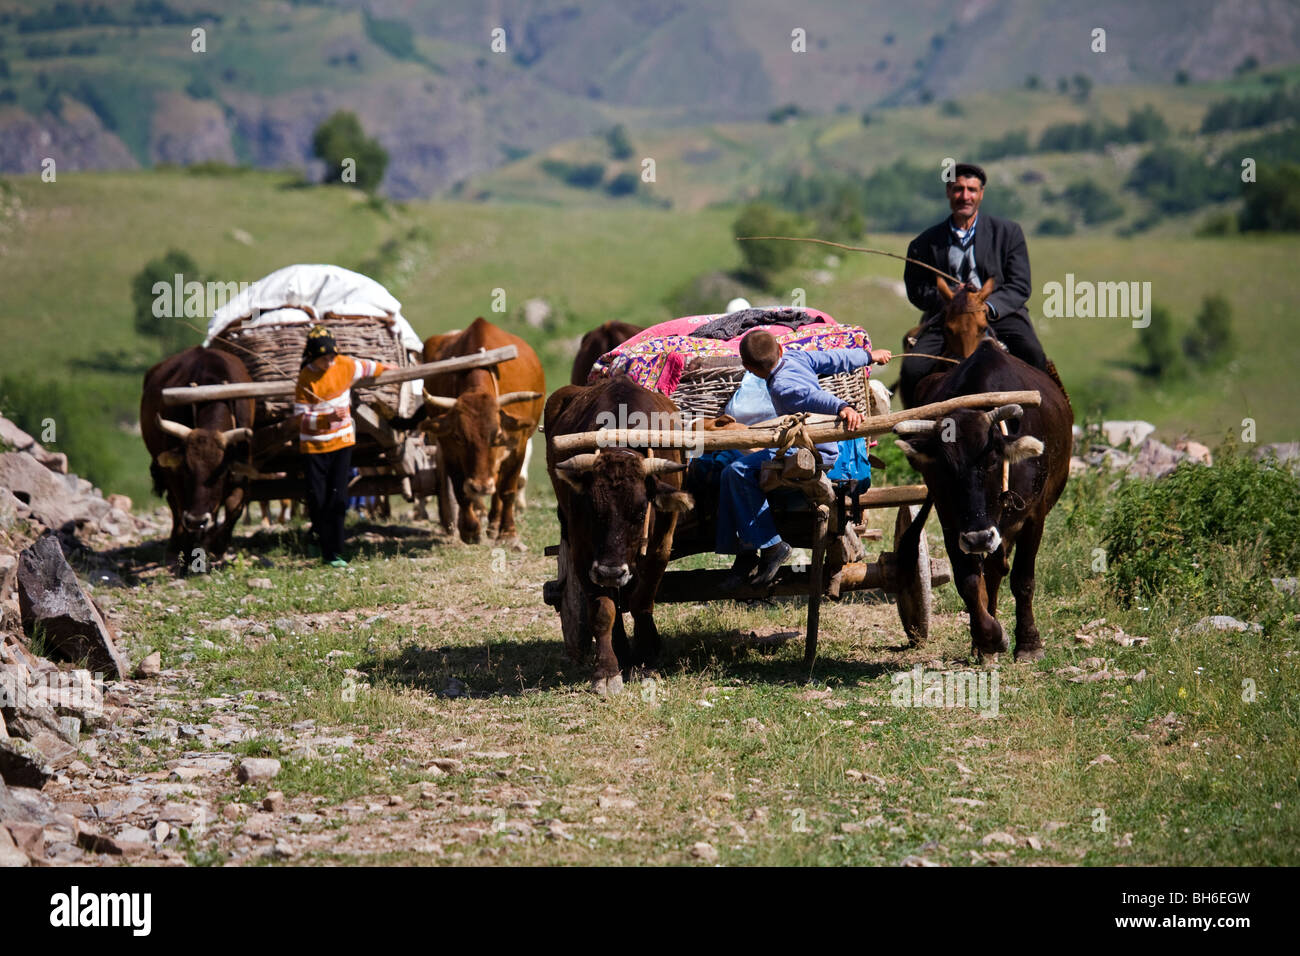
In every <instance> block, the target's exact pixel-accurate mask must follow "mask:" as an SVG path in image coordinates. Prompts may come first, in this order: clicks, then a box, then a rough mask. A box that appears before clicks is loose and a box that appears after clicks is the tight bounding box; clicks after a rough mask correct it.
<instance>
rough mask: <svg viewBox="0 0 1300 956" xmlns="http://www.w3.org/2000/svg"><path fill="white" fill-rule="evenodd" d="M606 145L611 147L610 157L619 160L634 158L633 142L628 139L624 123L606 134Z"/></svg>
mask: <svg viewBox="0 0 1300 956" xmlns="http://www.w3.org/2000/svg"><path fill="white" fill-rule="evenodd" d="M605 143H606V144H607V145H608V146H609V155H610V156H612V157H613V158H614V159H617V160H624V159H629V158H631V156H632V141H631V140H630V139H628V136H627V127H626V126H624V125H623V124H622V123H619V124H618V125H617V126H614V127H612V128H611V129H610V130H609V132H607V133H606V134H605Z"/></svg>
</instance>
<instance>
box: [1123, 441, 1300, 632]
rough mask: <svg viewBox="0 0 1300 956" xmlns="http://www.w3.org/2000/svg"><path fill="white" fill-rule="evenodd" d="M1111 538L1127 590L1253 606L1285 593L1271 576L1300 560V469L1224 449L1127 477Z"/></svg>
mask: <svg viewBox="0 0 1300 956" xmlns="http://www.w3.org/2000/svg"><path fill="white" fill-rule="evenodd" d="M1104 541H1105V544H1106V559H1107V576H1108V579H1109V580H1110V582H1111V583H1112V584H1113V586H1114V588H1115V590H1116V593H1117V594H1118V596H1119V597H1120V598H1121V600H1125V601H1135V600H1141V601H1151V600H1153V599H1157V598H1161V599H1163V600H1164V601H1166V602H1168V603H1169V604H1171V605H1177V604H1180V603H1181V604H1191V605H1193V606H1194V607H1196V608H1198V613H1204V614H1214V613H1224V614H1237V615H1251V614H1255V613H1258V611H1259V610H1260V608H1261V607H1262V606H1264V605H1268V604H1272V603H1275V602H1276V600H1277V596H1276V595H1275V593H1274V592H1273V589H1272V585H1271V583H1270V580H1269V579H1270V578H1271V577H1279V576H1285V575H1291V574H1294V573H1295V571H1296V569H1297V566H1300V478H1297V476H1296V475H1295V474H1293V473H1292V472H1291V471H1290V470H1288V469H1287V468H1286V467H1285V466H1281V465H1278V464H1277V463H1276V462H1273V461H1264V462H1259V461H1253V460H1251V459H1248V458H1245V457H1243V456H1241V455H1239V454H1238V453H1237V452H1236V450H1235V449H1233V448H1231V447H1229V448H1226V449H1220V451H1219V454H1218V459H1217V461H1216V464H1215V465H1214V466H1213V467H1204V466H1201V465H1193V464H1184V465H1181V466H1179V468H1178V469H1177V470H1176V471H1174V472H1173V473H1172V474H1170V475H1168V476H1166V477H1165V478H1162V479H1160V480H1158V481H1131V482H1126V483H1124V484H1123V485H1121V486H1120V488H1119V490H1118V492H1117V493H1116V495H1115V506H1114V508H1113V510H1112V511H1111V513H1110V514H1109V516H1108V517H1107V519H1106V522H1105V525H1104Z"/></svg>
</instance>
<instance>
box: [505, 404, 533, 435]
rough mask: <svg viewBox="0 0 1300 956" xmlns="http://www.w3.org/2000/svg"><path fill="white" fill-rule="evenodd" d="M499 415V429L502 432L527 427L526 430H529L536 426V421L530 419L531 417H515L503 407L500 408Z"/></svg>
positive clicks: (515, 430)
mask: <svg viewBox="0 0 1300 956" xmlns="http://www.w3.org/2000/svg"><path fill="white" fill-rule="evenodd" d="M500 415H501V430H502V431H503V432H517V431H520V430H522V429H527V430H528V431H530V432H531V431H532V430H533V429H535V428H536V427H537V423H536V422H535V421H532V420H531V419H527V418H516V417H515V416H514V415H511V414H510V413H509V412H507V411H505V410H504V409H502V411H501V412H500Z"/></svg>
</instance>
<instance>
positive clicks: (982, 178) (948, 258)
mask: <svg viewBox="0 0 1300 956" xmlns="http://www.w3.org/2000/svg"><path fill="white" fill-rule="evenodd" d="M954 172H955V176H954V179H953V182H950V183H948V186H947V192H948V206H949V208H951V209H952V215H951V216H950V217H949V218H947V219H945V220H944V221H943V222H941V223H939V224H938V225H935V226H931V227H930V228H929V229H927V230H925V232H923V233H921V234H920V235H919V236H917V237H916V238H915V239H913V240H912V243H911V245H909V246H908V247H907V257H908V258H909V259H917V260H919V261H921V262H926V263H929V264H930V265H932V266H934V267H935V268H936V269H942V270H943V271H944V272H946V273H948V274H949V275H953V276H957V277H958V278H960V279H961V280H962V282H964V283H965V284H966V285H968V286H969V287H970V288H972V289H976V290H978V289H979V288H980V286H982V285H983V284H984V282H985V280H987V279H989V278H992V279H993V280H994V282H995V283H996V285H995V288H994V290H993V293H992V294H991V295H990V296H989V297H988V299H987V300H986V304H987V305H988V307H989V320H990V323H989V324H990V325H991V327H992V329H993V333H994V334H995V335H996V336H997V337H998V339H999V340H1000V341H1001V342H1002V343H1003V344H1004V345H1006V347H1007V349H1008V350H1009V351H1010V352H1011V354H1012V355H1014V356H1016V357H1017V358H1020V359H1023V360H1024V361H1026V362H1028V363H1029V364H1030V365H1033V366H1035V367H1036V368H1040V369H1042V370H1043V371H1047V357H1046V356H1045V355H1044V354H1043V347H1042V346H1041V345H1039V344H1038V336H1037V335H1035V334H1034V328H1033V326H1032V325H1030V324H1029V312H1028V310H1027V309H1026V308H1025V301H1026V300H1027V299H1028V298H1029V293H1030V284H1029V251H1028V249H1027V248H1026V247H1025V234H1024V232H1023V231H1022V230H1021V228H1020V225H1019V224H1018V223H1015V222H1012V221H1011V220H1010V219H995V218H994V217H993V216H990V215H988V214H987V213H986V214H984V215H981V214H980V202H981V201H982V200H983V199H984V184H985V183H986V182H987V181H988V177H987V176H986V175H985V174H984V170H983V169H981V168H980V167H979V166H976V165H974V164H973V163H958V164H957V166H956V168H955V170H954ZM936 278H937V277H936V275H935V274H934V273H933V272H931V271H930V270H929V269H924V268H922V267H921V266H918V265H916V264H915V263H911V262H909V263H908V264H907V266H906V267H905V268H904V269H903V282H904V284H905V285H906V286H907V298H908V299H909V300H910V301H911V303H912V305H914V306H916V307H917V308H918V309H920V310H921V312H922V315H923V317H922V320H921V322H922V329H921V332H920V334H919V335H918V336H917V340H916V344H915V345H914V346H912V348H911V351H915V352H924V353H927V354H929V355H940V354H942V352H943V329H942V328H941V327H940V325H939V324H938V323H937V322H931V320H932V319H934V318H936V317H937V316H938V314H939V313H940V312H941V311H942V310H943V300H942V299H941V298H940V297H939V290H938V288H937V287H936V285H935V279H936ZM954 291H955V290H954ZM906 345H907V343H904V347H905V348H906ZM951 367H952V366H950V365H948V364H947V363H940V362H936V361H934V360H932V359H923V358H908V359H903V361H902V369H901V372H900V375H899V382H900V387H901V388H902V391H903V398H904V401H906V400H907V399H908V397H910V396H911V395H912V393H913V390H914V388H915V386H916V383H917V382H919V381H920V380H921V379H922V378H924V377H925V376H926V375H929V374H930V373H931V372H938V371H942V370H944V369H947V368H951Z"/></svg>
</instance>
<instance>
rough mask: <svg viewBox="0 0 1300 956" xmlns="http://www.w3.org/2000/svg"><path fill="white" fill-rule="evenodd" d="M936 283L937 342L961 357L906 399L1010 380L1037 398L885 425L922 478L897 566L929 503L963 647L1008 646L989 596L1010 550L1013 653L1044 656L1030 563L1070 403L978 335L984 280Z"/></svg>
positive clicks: (1056, 475) (1053, 497)
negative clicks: (962, 621)
mask: <svg viewBox="0 0 1300 956" xmlns="http://www.w3.org/2000/svg"><path fill="white" fill-rule="evenodd" d="M939 290H940V294H941V295H943V297H944V299H945V300H946V301H947V303H948V304H947V307H946V308H945V311H944V319H943V321H944V323H945V326H944V332H945V339H946V342H945V347H946V351H948V352H950V353H953V354H956V355H961V356H964V361H962V363H961V364H960V365H957V366H955V367H953V368H951V369H950V370H948V371H944V372H938V373H935V374H933V375H928V376H926V377H925V378H923V379H922V380H921V381H920V382H919V383H917V387H916V396H915V402H916V404H925V403H928V402H940V401H944V400H946V399H949V398H953V397H955V396H958V395H973V394H978V393H980V392H1000V391H1019V390H1037V391H1038V392H1039V393H1040V394H1041V395H1042V398H1043V401H1042V404H1041V405H1039V406H1038V407H1037V408H1034V407H1030V408H1023V409H1022V408H1021V407H1020V406H1019V405H1004V406H1002V407H1001V408H998V409H995V410H994V411H992V412H984V411H979V410H974V409H963V410H959V411H956V412H953V413H952V414H951V415H949V416H948V417H947V418H945V419H943V420H942V421H938V422H934V421H911V422H902V423H901V424H899V425H898V426H897V427H896V428H895V431H896V432H897V433H898V434H900V435H904V436H906V438H907V440H905V441H904V440H900V441H899V442H898V447H899V448H900V449H902V451H903V452H904V454H906V455H907V458H908V460H909V461H910V462H911V463H912V465H913V466H914V467H916V469H917V470H918V471H920V472H921V474H922V476H923V477H924V478H925V484H926V487H927V488H928V489H929V497H928V498H927V499H926V503H925V506H924V507H923V508H922V509H921V513H920V515H919V516H918V519H917V520H916V521H915V522H913V524H912V526H911V527H912V529H915V531H914V532H913V533H912V534H911V535H910V536H905V540H904V542H901V543H900V545H899V548H898V550H899V552H900V557H899V562H900V566H907V565H906V564H905V562H906V561H907V560H909V559H908V557H907V555H908V554H912V553H914V549H915V547H916V545H917V543H918V537H919V534H920V529H921V528H922V526H923V525H924V522H925V516H926V515H927V514H928V513H929V509H930V506H931V503H933V505H934V508H935V511H936V512H938V515H939V522H940V524H941V525H942V526H943V535H944V541H945V543H946V544H947V549H948V557H949V559H950V560H951V561H952V567H953V580H954V581H955V582H956V584H957V590H958V591H959V592H960V593H961V596H962V598H963V599H964V600H965V602H966V609H967V610H968V611H969V612H970V633H971V650H972V653H974V654H975V655H976V656H977V657H978V656H983V655H985V654H997V653H1000V652H1002V651H1005V650H1007V647H1008V645H1007V638H1006V635H1005V634H1004V633H1003V629H1002V625H1001V624H1000V623H999V622H998V621H997V619H996V613H997V600H998V589H999V587H1000V586H1001V584H1002V578H1003V577H1004V576H1005V575H1006V574H1007V571H1008V568H1009V559H1010V557H1011V553H1012V551H1013V550H1016V554H1015V566H1014V567H1011V568H1010V571H1011V593H1012V594H1013V595H1014V596H1015V599H1016V650H1015V656H1016V660H1024V659H1030V660H1037V659H1038V658H1040V657H1042V656H1043V641H1042V638H1041V637H1040V636H1039V633H1038V628H1037V627H1036V626H1035V625H1034V606H1033V603H1034V563H1035V561H1036V559H1037V557H1038V548H1039V544H1040V543H1041V542H1042V537H1043V527H1044V525H1045V524H1046V521H1047V513H1048V512H1049V511H1051V509H1052V506H1053V505H1054V504H1056V501H1057V499H1058V498H1059V497H1060V496H1061V491H1062V490H1063V489H1064V488H1065V482H1066V479H1067V478H1068V477H1069V474H1070V452H1071V445H1072V436H1071V427H1070V426H1071V425H1072V424H1073V423H1074V412H1073V410H1072V409H1071V408H1070V402H1069V399H1068V398H1067V397H1066V394H1065V391H1064V390H1063V389H1062V388H1060V386H1059V385H1058V384H1057V383H1056V382H1055V381H1054V380H1053V379H1052V378H1051V377H1049V376H1048V375H1047V374H1045V373H1044V372H1041V371H1039V370H1038V369H1036V368H1034V367H1033V366H1031V365H1029V364H1028V363H1026V362H1022V361H1021V360H1020V359H1018V358H1016V357H1014V356H1012V355H1010V354H1009V353H1008V352H1006V351H1005V350H1003V349H1001V348H999V347H998V345H997V343H996V342H994V341H993V340H992V339H989V338H987V337H985V335H984V331H983V330H984V328H985V327H987V317H986V316H984V315H983V314H982V313H983V310H984V299H985V297H987V295H988V294H989V292H991V291H992V280H990V281H989V282H988V283H986V284H985V286H984V288H983V289H981V290H980V291H979V292H971V291H969V290H965V289H963V290H960V291H959V292H958V293H956V295H954V294H953V293H952V292H951V291H950V290H949V288H948V286H947V285H946V284H945V283H944V281H943V280H942V279H940V280H939ZM1004 425H1005V426H1006V428H1007V434H1005V435H1004V434H1003V431H1002V427H1003V426H1004ZM1004 475H1005V481H1006V488H1005V490H1004V488H1003V481H1004ZM912 560H914V558H913V559H912Z"/></svg>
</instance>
